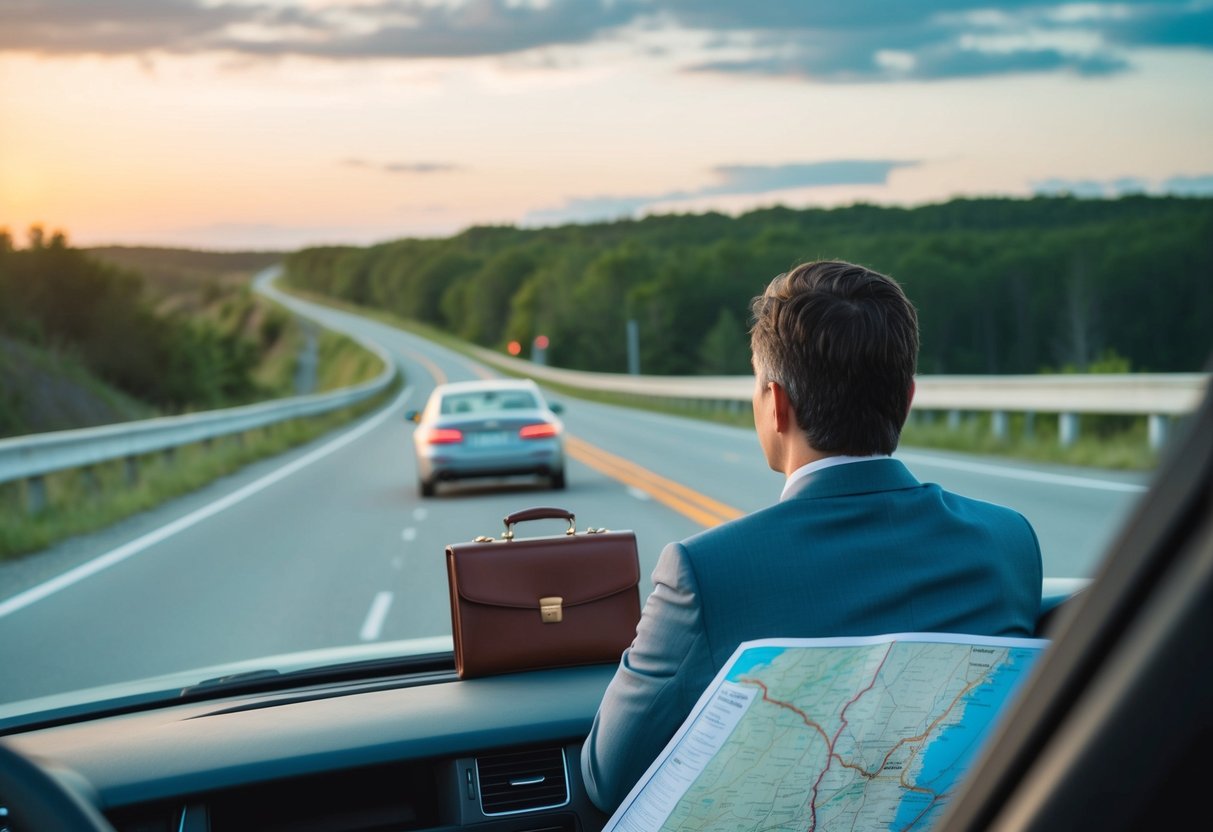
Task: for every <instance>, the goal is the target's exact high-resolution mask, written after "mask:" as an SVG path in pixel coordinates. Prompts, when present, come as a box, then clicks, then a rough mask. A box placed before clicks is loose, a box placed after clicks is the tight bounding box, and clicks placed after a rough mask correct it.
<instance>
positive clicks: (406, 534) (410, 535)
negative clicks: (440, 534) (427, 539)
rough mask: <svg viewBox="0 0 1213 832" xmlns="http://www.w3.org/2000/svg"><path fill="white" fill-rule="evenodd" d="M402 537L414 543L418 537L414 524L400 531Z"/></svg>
mask: <svg viewBox="0 0 1213 832" xmlns="http://www.w3.org/2000/svg"><path fill="white" fill-rule="evenodd" d="M400 539H401V540H403V541H404V542H405V543H412V542H413V541H414V540H416V539H417V530H416V529H414V528H413V527H412V526H409V527H408V528H407V529H405V530H404V531H402V532H401V533H400Z"/></svg>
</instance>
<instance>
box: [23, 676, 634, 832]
mask: <svg viewBox="0 0 1213 832" xmlns="http://www.w3.org/2000/svg"><path fill="white" fill-rule="evenodd" d="M614 670H615V668H614V666H613V665H596V666H588V667H579V668H564V669H558V670H547V671H537V672H531V673H519V674H511V675H505V676H496V677H488V678H483V679H471V680H464V681H460V680H458V679H457V678H456V677H455V675H454V673H449V672H448V673H437V674H427V675H425V676H424V677H423V678H404V679H402V680H401V682H400V684H399V685H396V686H392V687H388V688H384V687H383V686H382V680H377V683H376V684H374V685H363V684H359V683H356V682H349V683H343V684H339V685H333V686H318V687H315V688H311V689H306V690H291V691H287V692H273V693H260V694H250V695H242V696H234V697H229V698H223V699H212V700H208V701H203V702H192V703H186V704H175V705H171V706H167V707H157V708H153V709H149V710H142V711H135V712H131V713H125V714H118V715H114V716H109V717H106V718H103V719H95V720H89V721H83V722H75V723H70V724H63V725H58V726H53V727H47V728H42V729H39V730H35V731H29V732H26V733H23V734H20V735H16V736H10V737H7V738H6V741H7V742H9V743H10V744H11V745H12V746H13V747H14V748H15V749H16V750H18V751H20V752H24V753H25V754H27V755H29V756H31V757H33V758H35V759H36V760H38V761H40V762H41V763H42V764H43V765H44V766H47V767H48V768H51V769H52V770H53V771H54V772H55V773H56V774H58V775H59V777H60V779H62V780H65V781H67V782H68V783H69V784H70V785H72V786H73V787H74V788H75V790H76V791H77V792H79V793H81V794H82V796H84V797H85V799H86V800H88V801H90V802H92V803H93V804H94V805H95V806H97V807H99V808H100V809H101V811H102V813H103V814H104V815H105V817H106V818H107V819H108V820H109V822H110V823H111V824H112V825H113V826H114V827H115V829H117V830H119V832H161V830H164V832H170V831H171V832H177V831H178V830H181V832H191V831H197V832H202V830H211V832H231V831H232V830H262V831H263V832H272V830H288V829H289V830H310V832H353V831H354V830H359V832H361V831H362V830H457V829H461V828H464V827H468V826H472V825H475V826H476V828H477V829H478V830H484V831H485V832H524V830H527V831H531V832H539V830H564V831H566V832H576V830H596V829H599V828H601V827H602V825H603V823H604V822H605V821H606V816H605V815H603V814H602V813H601V812H599V811H598V810H597V809H596V808H594V806H593V805H592V804H590V802H589V800H588V798H587V797H586V795H585V789H584V787H583V785H582V782H581V774H580V765H579V762H578V754H579V751H580V745H581V741H582V739H583V738H584V737H585V735H586V734H587V733H588V732H589V729H590V724H591V722H592V720H593V716H594V713H595V710H596V709H597V707H598V703H599V701H600V700H601V698H602V694H603V691H604V690H605V688H606V685H607V683H608V682H609V681H610V679H611V676H612V674H613V673H614ZM14 820H16V819H14ZM13 828H14V830H17V829H20V828H21V827H20V826H19V825H17V824H16V823H14V826H13Z"/></svg>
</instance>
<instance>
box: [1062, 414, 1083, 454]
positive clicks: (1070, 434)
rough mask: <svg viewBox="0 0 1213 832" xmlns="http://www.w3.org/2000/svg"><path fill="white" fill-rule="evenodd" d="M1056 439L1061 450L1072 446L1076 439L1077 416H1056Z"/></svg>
mask: <svg viewBox="0 0 1213 832" xmlns="http://www.w3.org/2000/svg"><path fill="white" fill-rule="evenodd" d="M1057 438H1058V439H1059V440H1060V442H1061V446H1062V447H1063V448H1068V447H1070V446H1071V445H1073V444H1074V440H1076V439H1077V438H1078V414H1077V413H1060V414H1058V416H1057Z"/></svg>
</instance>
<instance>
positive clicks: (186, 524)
mask: <svg viewBox="0 0 1213 832" xmlns="http://www.w3.org/2000/svg"><path fill="white" fill-rule="evenodd" d="M412 392H413V388H412V387H406V388H405V389H404V390H403V391H401V393H400V395H399V396H397V397H396V400H395V401H393V402H392V403H391V404H390V405H388V406H387V407H385V408H384V409H383V411H381V412H380V413H378V414H376V415H375V416H373V417H371V418H370V419H368V420H367V421H365V422H363V423H362V424H361V425H359V426H357V427H356V428H353V429H352V430H350V431H348V432H346V433H343V434H342V435H341V436H339V437H337V438H336V439H334V440H333V441H332V442H329V443H328V444H327V445H322V446H321V447H319V448H317V449H316V450H314V451H311V452H310V453H308V454H305V455H304V456H301V457H299V459H296V460H295V461H294V462H290V463H288V464H286V465H284V466H282V467H281V468H279V469H278V470H276V471H272V472H270V473H269V474H266V475H265V476H264V477H262V478H261V479H259V480H256V481H254V482H251V483H249V484H248V485H246V486H244V487H243V488H239V489H237V490H236V491H233V492H232V493H231V494H228V495H226V496H224V497H220V498H219V499H218V500H216V501H215V502H213V503H210V504H208V505H205V506H203V507H202V508H200V509H197V510H195V511H192V512H190V513H189V514H187V515H185V516H184V517H179V518H177V519H176V520H174V521H173V522H171V523H169V524H167V525H165V526H161V527H160V528H158V529H156V530H155V531H151V532H148V533H147V534H145V535H143V536H142V537H137V538H135V539H134V540H132V541H130V542H129V543H125V544H123V545H121V546H119V547H118V548H116V549H111V550H110V551H108V552H106V553H105V554H104V555H99V556H97V557H96V558H93V559H92V560H90V561H88V562H87V563H82V564H80V565H79V566H77V567H76V568H74V569H69V570H68V571H67V572H64V573H63V574H62V575H59V576H58V577H56V578H51V579H50V580H49V581H46V582H44V583H41V584H38V585H37V586H34V587H31V588H29V589H27V590H25V591H24V592H19V593H17V594H16V595H14V596H13V597H12V598H9V599H8V600H6V601H4V602H0V618H4V617H5V616H6V615H10V614H12V613H14V612H17V611H18V610H21V609H24V608H25V607H28V606H29V605H30V604H33V603H35V602H37V601H41V600H42V599H43V598H46V597H47V596H49V595H53V594H55V593H56V592H59V591H60V590H62V589H66V588H67V587H69V586H71V585H72V584H76V583H79V582H80V581H82V580H84V579H85V578H87V577H89V576H91V575H95V574H97V573H98V572H100V571H101V570H103V569H108V568H109V567H111V566H113V565H114V564H117V563H121V562H122V561H124V560H126V559H127V558H129V557H131V556H132V555H136V554H138V553H139V552H142V551H143V550H144V549H147V548H149V547H151V546H154V545H156V544H157V543H160V542H161V541H163V540H167V539H168V538H170V537H172V536H173V535H175V534H177V533H179V532H183V531H185V530H186V529H188V528H190V527H191V526H195V525H197V524H198V523H201V522H202V521H203V520H206V519H207V518H208V517H213V516H215V515H216V514H218V513H219V512H221V511H223V510H224V509H228V508H231V507H232V506H234V505H236V504H237V503H239V502H241V501H243V500H246V499H248V498H249V497H251V496H253V495H254V494H256V493H257V492H259V491H262V490H264V489H266V488H269V487H270V486H271V485H273V484H274V483H277V482H279V481H281V480H284V479H286V478H287V477H289V476H290V475H291V474H294V473H295V472H297V471H299V470H301V469H303V468H306V467H307V466H308V465H311V464H312V463H313V462H317V461H318V460H321V459H323V458H324V457H326V456H328V455H329V454H331V453H333V452H335V451H338V450H340V449H341V448H344V447H345V446H346V445H348V444H350V443H351V442H353V441H354V440H356V439H359V438H361V437H362V436H364V435H365V434H367V433H369V432H370V431H372V430H374V429H375V428H377V427H378V426H379V425H380V424H382V423H383V422H384V421H385V420H386V419H387V418H388V417H389V416H391V415H392V414H393V413H394V412H395V411H396V410H397V409H398V408H400V407H401V406H402V405H403V404H404V402H405V401H407V399H408V397H409V396H410V395H412Z"/></svg>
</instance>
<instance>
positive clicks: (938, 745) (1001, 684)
mask: <svg viewBox="0 0 1213 832" xmlns="http://www.w3.org/2000/svg"><path fill="white" fill-rule="evenodd" d="M1040 653H1041V651H1040V650H1032V649H1016V648H1012V649H1011V650H1009V651H1008V652H1007V661H1006V662H1004V663H1003V664H1002V665H1000V666H999V667H998V669H997V670H995V671H994V673H993V675H991V676H990V678H989V680H988V681H987V682H986V683H985V684H982V685H978V686H977V687H976V688H974V689H973V690H972V691H971V692H970V694H969V696H968V698H967V699H966V700H965V710H964V714H963V716H962V717H961V719H960V722H959V723H958V724H956V725H952V726H949V727H947V728H945V729H944V730H943V731H941V732H940V733H939V736H937V737H935V738H934V739H933V740H932V741H931V742H930V743H928V744H927V746H926V748H925V750H924V751H923V753H922V756H921V757H920V759H921V761H922V762H921V766H920V770H919V772H918V775H917V776H916V777H915V778H914V785H915V786H919V787H922V788H925V789H930V790H931V791H932V792H934V793H935V794H939V793H941V792H945V791H949V790H951V789H953V788H954V787H955V786H956V785H957V784H958V783H959V782H960V779H961V777H962V776H963V775H964V773H965V771H967V770H968V768H969V766H970V765H971V764H972V762H973V758H974V756H975V755H976V754H977V752H978V751H979V750H980V749H981V746H982V743H983V742H984V740H985V739H986V738H987V737H988V736H989V733H990V727H991V726H992V725H993V723H994V722H995V721H997V718H998V715H999V713H1000V712H1001V711H1002V707H1003V705H1005V704H1006V701H1007V700H1008V699H1009V698H1010V696H1011V694H1013V693H1014V692H1015V691H1016V689H1018V687H1019V685H1020V684H1021V683H1022V682H1023V681H1024V679H1026V678H1027V675H1028V668H1030V667H1031V666H1032V662H1034V661H1035V660H1036V658H1037V657H1038V656H1039V655H1040ZM931 799H932V798H931V797H930V795H926V794H921V793H919V792H910V791H907V792H906V793H905V798H904V799H903V800H902V801H901V806H900V807H899V808H898V810H897V816H896V817H894V818H893V823H892V824H890V825H889V829H896V830H905V829H927V828H928V827H929V826H930V825H931V822H932V821H934V820H936V819H938V817H939V815H940V813H941V812H942V811H943V806H944V805H945V804H944V803H936V804H935V805H934V806H933V807H932V806H931ZM928 807H930V811H926V812H925V814H924V810H926V809H928Z"/></svg>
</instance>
